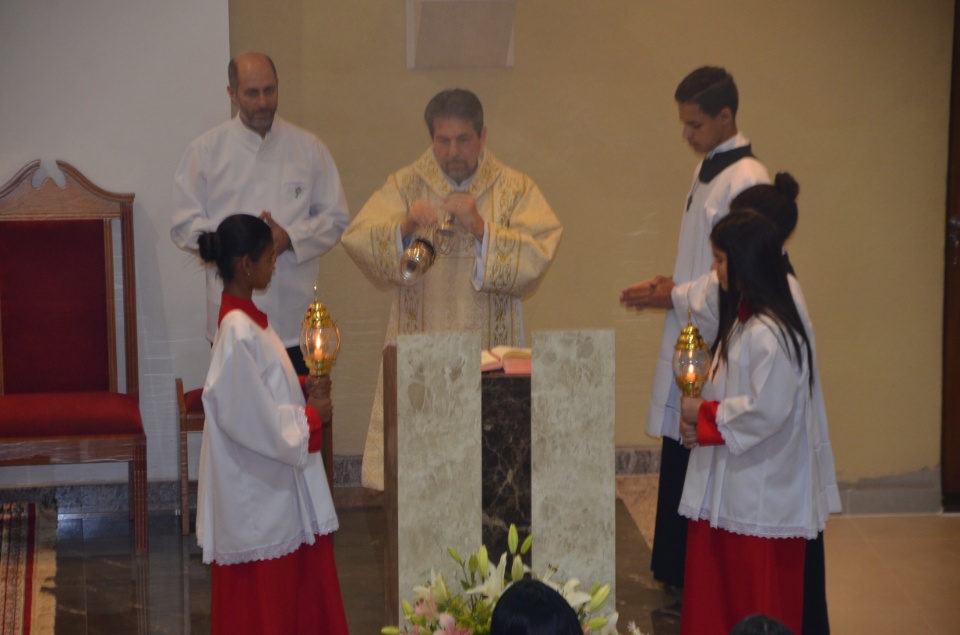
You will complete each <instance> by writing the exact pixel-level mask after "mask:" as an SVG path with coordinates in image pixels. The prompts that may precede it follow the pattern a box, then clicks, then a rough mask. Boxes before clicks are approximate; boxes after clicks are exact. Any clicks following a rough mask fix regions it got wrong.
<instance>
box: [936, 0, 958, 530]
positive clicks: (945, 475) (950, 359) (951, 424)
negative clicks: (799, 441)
mask: <svg viewBox="0 0 960 635" xmlns="http://www.w3.org/2000/svg"><path fill="white" fill-rule="evenodd" d="M953 20H954V27H953V71H952V76H953V79H952V82H951V89H950V158H949V165H948V168H947V174H948V176H947V178H948V183H947V214H946V222H945V230H946V231H945V233H946V241H945V249H944V297H943V396H942V400H943V406H942V408H943V420H942V424H941V425H942V436H941V439H942V440H941V446H940V452H941V454H940V474H941V481H942V487H943V508H944V510H945V511H960V41H958V33H960V28H958V27H960V0H957V2H955V6H954V15H953Z"/></svg>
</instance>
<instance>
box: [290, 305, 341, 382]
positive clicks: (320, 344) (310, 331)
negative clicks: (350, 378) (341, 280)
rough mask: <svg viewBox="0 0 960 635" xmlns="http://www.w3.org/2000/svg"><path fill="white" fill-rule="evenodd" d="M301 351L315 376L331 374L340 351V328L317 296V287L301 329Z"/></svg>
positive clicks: (311, 373)
mask: <svg viewBox="0 0 960 635" xmlns="http://www.w3.org/2000/svg"><path fill="white" fill-rule="evenodd" d="M300 352H302V353H303V361H304V362H306V364H307V368H308V369H310V375H311V376H313V377H320V376H321V375H327V374H329V373H330V369H331V368H333V365H334V363H335V362H336V361H337V355H338V354H339V353H340V329H339V328H337V322H336V320H334V319H333V318H332V317H330V314H329V313H327V308H326V307H325V306H323V304H322V303H321V302H320V300H319V298H318V297H317V288H316V287H314V288H313V302H312V303H311V304H310V306H308V307H307V313H306V315H305V316H304V318H303V327H302V328H301V329H300Z"/></svg>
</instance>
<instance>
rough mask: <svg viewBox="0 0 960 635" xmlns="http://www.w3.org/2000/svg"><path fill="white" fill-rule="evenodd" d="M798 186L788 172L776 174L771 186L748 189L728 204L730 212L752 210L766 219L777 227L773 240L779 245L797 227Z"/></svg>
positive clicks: (756, 186) (785, 240) (764, 185)
mask: <svg viewBox="0 0 960 635" xmlns="http://www.w3.org/2000/svg"><path fill="white" fill-rule="evenodd" d="M799 193H800V185H799V184H798V183H797V181H796V180H795V179H794V178H793V177H792V176H791V175H790V174H789V173H788V172H780V173H778V174H777V176H776V178H774V180H773V185H768V184H765V183H764V184H761V185H754V186H752V187H748V188H747V189H745V190H744V191H742V192H740V193H739V194H737V195H736V196H735V197H734V199H733V200H732V201H730V213H731V214H733V213H736V212H739V211H742V210H745V209H753V210H756V211H757V212H759V213H760V214H762V215H763V216H766V217H767V218H768V219H770V221H771V222H773V224H774V225H775V226H776V228H777V237H778V240H779V241H780V243H781V244H783V243H785V242H787V238H789V237H790V234H792V233H793V230H794V229H795V228H796V226H797V218H798V216H799V213H798V210H797V194H799Z"/></svg>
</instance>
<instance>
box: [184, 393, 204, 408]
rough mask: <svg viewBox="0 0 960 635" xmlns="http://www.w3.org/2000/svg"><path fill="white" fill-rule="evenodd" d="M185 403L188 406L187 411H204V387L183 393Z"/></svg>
mask: <svg viewBox="0 0 960 635" xmlns="http://www.w3.org/2000/svg"><path fill="white" fill-rule="evenodd" d="M183 403H184V405H185V406H186V407H187V412H190V413H196V414H201V413H203V389H202V388H197V389H195V390H191V391H190V392H185V393H183Z"/></svg>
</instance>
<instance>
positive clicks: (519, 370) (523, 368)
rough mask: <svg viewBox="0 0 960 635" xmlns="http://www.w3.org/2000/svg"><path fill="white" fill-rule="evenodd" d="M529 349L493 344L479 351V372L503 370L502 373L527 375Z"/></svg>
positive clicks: (530, 356) (529, 363)
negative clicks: (491, 346) (487, 348)
mask: <svg viewBox="0 0 960 635" xmlns="http://www.w3.org/2000/svg"><path fill="white" fill-rule="evenodd" d="M531 362H532V355H531V350H530V349H529V348H519V347H517V346H494V347H493V348H491V349H490V350H489V351H481V352H480V372H487V371H492V370H503V374H504V375H529V374H530V366H531Z"/></svg>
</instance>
